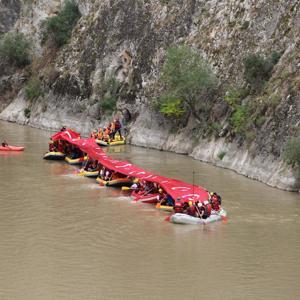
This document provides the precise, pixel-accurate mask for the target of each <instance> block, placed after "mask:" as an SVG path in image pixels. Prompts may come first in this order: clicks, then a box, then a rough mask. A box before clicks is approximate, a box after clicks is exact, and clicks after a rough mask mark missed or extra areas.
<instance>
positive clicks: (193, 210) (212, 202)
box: [174, 192, 222, 219]
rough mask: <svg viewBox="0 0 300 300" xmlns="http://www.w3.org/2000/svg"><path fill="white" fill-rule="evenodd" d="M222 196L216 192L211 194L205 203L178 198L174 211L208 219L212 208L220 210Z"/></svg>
mask: <svg viewBox="0 0 300 300" xmlns="http://www.w3.org/2000/svg"><path fill="white" fill-rule="evenodd" d="M221 202H222V198H221V196H220V195H218V194H217V193H216V192H211V193H210V194H209V199H208V200H205V201H204V202H203V203H202V202H200V201H195V202H193V201H191V200H189V201H188V202H184V204H182V203H181V201H180V198H179V199H176V202H175V205H174V211H175V212H176V213H186V214H187V215H189V216H192V217H196V218H201V219H207V218H208V217H210V215H211V212H212V210H214V211H219V210H220V209H221Z"/></svg>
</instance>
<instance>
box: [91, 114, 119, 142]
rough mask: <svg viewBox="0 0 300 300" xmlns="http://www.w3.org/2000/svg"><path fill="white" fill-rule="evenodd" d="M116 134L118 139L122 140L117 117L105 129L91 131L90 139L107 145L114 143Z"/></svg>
mask: <svg viewBox="0 0 300 300" xmlns="http://www.w3.org/2000/svg"><path fill="white" fill-rule="evenodd" d="M117 133H118V139H119V140H123V136H122V123H121V121H120V119H119V118H118V117H117V118H116V119H115V120H114V121H113V122H110V123H109V124H108V125H107V127H104V128H101V127H100V128H98V130H93V131H92V133H91V138H94V139H96V140H102V141H104V142H107V143H109V142H110V141H114V140H115V139H116V134H117Z"/></svg>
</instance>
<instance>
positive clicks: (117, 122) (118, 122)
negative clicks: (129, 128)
mask: <svg viewBox="0 0 300 300" xmlns="http://www.w3.org/2000/svg"><path fill="white" fill-rule="evenodd" d="M121 127H122V126H121V123H120V121H119V120H116V122H115V129H116V130H118V129H120V128H121Z"/></svg>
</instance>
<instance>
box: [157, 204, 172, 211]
mask: <svg viewBox="0 0 300 300" xmlns="http://www.w3.org/2000/svg"><path fill="white" fill-rule="evenodd" d="M156 208H157V209H160V210H164V211H169V212H172V211H173V210H174V208H173V206H168V205H160V204H159V203H157V204H156Z"/></svg>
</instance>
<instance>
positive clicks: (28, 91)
mask: <svg viewBox="0 0 300 300" xmlns="http://www.w3.org/2000/svg"><path fill="white" fill-rule="evenodd" d="M43 94H44V91H43V87H42V83H41V81H40V80H39V79H38V78H36V77H33V78H31V79H30V80H29V82H28V83H27V85H26V86H25V95H26V98H27V99H28V100H34V99H37V98H38V97H39V96H42V95H43Z"/></svg>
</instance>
